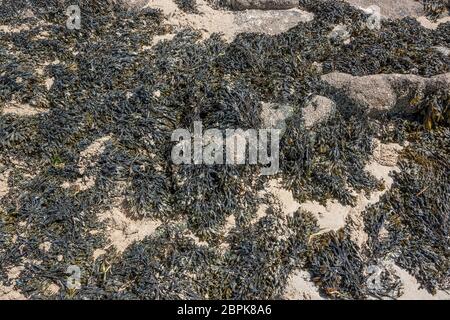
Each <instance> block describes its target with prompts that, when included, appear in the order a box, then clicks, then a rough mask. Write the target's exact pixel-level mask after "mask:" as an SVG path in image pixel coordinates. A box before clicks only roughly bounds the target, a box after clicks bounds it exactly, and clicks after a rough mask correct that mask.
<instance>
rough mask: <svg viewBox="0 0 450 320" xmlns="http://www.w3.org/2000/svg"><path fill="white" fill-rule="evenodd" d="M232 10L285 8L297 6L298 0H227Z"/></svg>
mask: <svg viewBox="0 0 450 320" xmlns="http://www.w3.org/2000/svg"><path fill="white" fill-rule="evenodd" d="M228 6H229V7H230V8H231V9H232V10H247V9H258V10H286V9H292V8H296V7H298V0H228Z"/></svg>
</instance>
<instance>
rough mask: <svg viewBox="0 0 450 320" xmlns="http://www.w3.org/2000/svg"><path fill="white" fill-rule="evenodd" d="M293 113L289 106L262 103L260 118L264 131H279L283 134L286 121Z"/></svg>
mask: <svg viewBox="0 0 450 320" xmlns="http://www.w3.org/2000/svg"><path fill="white" fill-rule="evenodd" d="M293 111H294V108H293V107H292V106H290V105H282V104H275V103H265V102H263V103H262V111H261V118H262V120H263V126H264V129H272V128H273V129H280V130H281V133H282V134H283V133H284V131H285V130H286V119H287V118H289V117H290V116H291V115H292V113H293Z"/></svg>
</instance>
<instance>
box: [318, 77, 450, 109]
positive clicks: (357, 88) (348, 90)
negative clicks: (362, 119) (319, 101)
mask: <svg viewBox="0 0 450 320" xmlns="http://www.w3.org/2000/svg"><path fill="white" fill-rule="evenodd" d="M322 80H323V81H325V82H326V83H328V84H329V85H330V86H331V87H333V88H335V89H339V90H341V92H343V93H344V94H345V95H346V96H348V97H349V98H350V99H351V100H353V101H354V102H356V103H358V104H360V105H362V106H365V107H367V108H368V109H369V110H370V111H369V112H370V113H371V114H372V115H374V114H379V113H383V112H386V111H395V112H399V113H415V112H417V110H416V109H415V108H414V107H413V106H412V104H411V103H410V102H411V100H413V99H414V98H415V97H420V96H422V95H424V94H426V93H433V92H436V91H438V90H450V73H445V74H442V75H438V76H434V77H431V78H424V77H420V76H417V75H409V74H376V75H370V76H362V77H358V76H352V75H350V74H346V73H340V72H332V73H329V74H326V75H323V76H322Z"/></svg>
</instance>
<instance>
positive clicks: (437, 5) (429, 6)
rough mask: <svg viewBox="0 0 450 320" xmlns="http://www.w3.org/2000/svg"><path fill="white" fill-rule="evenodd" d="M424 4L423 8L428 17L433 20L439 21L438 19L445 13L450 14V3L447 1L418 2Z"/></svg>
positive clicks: (424, 0)
mask: <svg viewBox="0 0 450 320" xmlns="http://www.w3.org/2000/svg"><path fill="white" fill-rule="evenodd" d="M417 1H420V3H422V5H423V8H424V10H425V12H426V14H427V17H428V18H430V19H431V20H437V18H438V17H439V16H440V15H441V14H442V13H444V12H445V11H447V10H448V11H449V12H450V3H449V2H448V1H447V0H417Z"/></svg>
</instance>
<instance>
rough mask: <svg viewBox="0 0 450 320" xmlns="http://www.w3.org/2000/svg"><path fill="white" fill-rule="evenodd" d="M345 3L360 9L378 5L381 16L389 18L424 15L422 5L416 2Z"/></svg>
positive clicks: (355, 0)
mask: <svg viewBox="0 0 450 320" xmlns="http://www.w3.org/2000/svg"><path fill="white" fill-rule="evenodd" d="M345 2H348V3H350V4H351V5H353V6H355V7H357V8H360V9H366V8H368V7H369V6H371V5H374V4H376V5H377V6H378V7H380V11H381V14H382V15H383V16H385V17H389V18H396V19H398V18H404V17H407V16H410V17H418V16H421V15H423V14H424V11H423V6H422V4H421V3H420V2H419V1H416V0H396V1H392V0H377V1H373V0H345Z"/></svg>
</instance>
